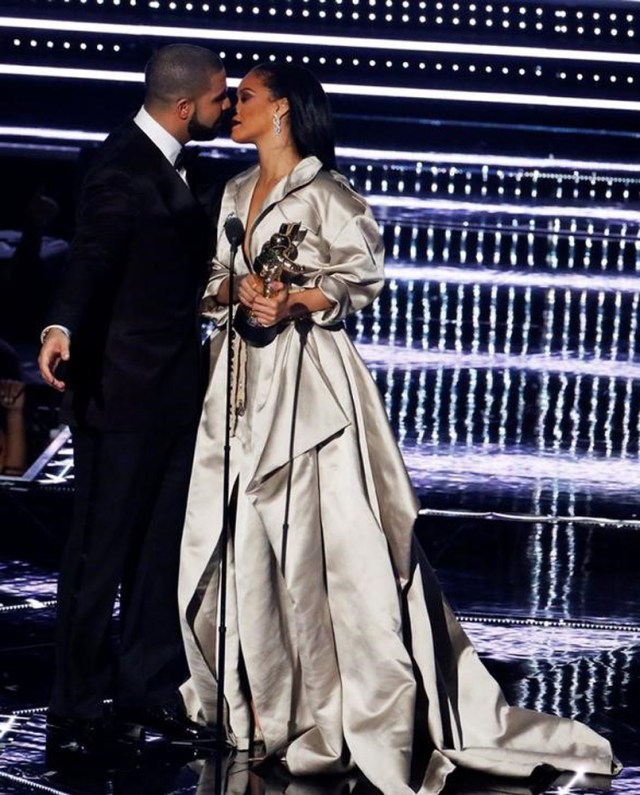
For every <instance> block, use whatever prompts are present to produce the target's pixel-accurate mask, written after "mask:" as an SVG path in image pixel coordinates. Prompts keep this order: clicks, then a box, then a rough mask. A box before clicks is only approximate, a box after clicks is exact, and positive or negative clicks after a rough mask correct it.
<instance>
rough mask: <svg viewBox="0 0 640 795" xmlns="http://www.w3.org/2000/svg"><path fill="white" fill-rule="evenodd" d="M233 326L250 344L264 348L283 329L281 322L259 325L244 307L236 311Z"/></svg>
mask: <svg viewBox="0 0 640 795" xmlns="http://www.w3.org/2000/svg"><path fill="white" fill-rule="evenodd" d="M233 327H234V329H235V330H236V331H237V333H238V334H239V335H240V336H241V337H242V339H243V340H244V341H245V342H246V343H247V344H248V345H253V346H254V347H255V348H264V347H265V346H266V345H269V343H271V342H273V341H274V339H275V338H276V337H277V336H278V334H279V333H280V331H281V330H282V324H281V323H280V324H278V325H275V326H260V325H258V323H256V322H255V320H254V319H253V318H252V317H251V315H249V314H248V313H247V312H245V310H244V309H242V308H241V309H238V311H237V312H236V315H235V317H234V319H233Z"/></svg>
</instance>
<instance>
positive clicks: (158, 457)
mask: <svg viewBox="0 0 640 795" xmlns="http://www.w3.org/2000/svg"><path fill="white" fill-rule="evenodd" d="M229 106H230V102H229V99H228V97H227V87H226V76H225V72H224V68H223V65H222V62H221V61H220V59H219V57H218V56H217V55H215V54H214V53H212V52H210V51H209V50H206V49H204V48H202V47H194V46H191V45H182V44H176V45H170V46H168V47H164V48H162V49H160V50H159V51H158V52H157V53H156V54H155V55H154V56H153V57H152V58H151V60H150V61H149V63H148V64H147V67H146V70H145V99H144V105H143V107H142V108H141V109H140V111H139V112H138V114H137V115H136V116H135V118H134V119H133V120H130V121H128V122H127V123H125V124H124V125H123V126H122V127H120V128H119V129H118V130H116V131H115V132H113V133H112V134H111V135H110V136H109V138H108V139H107V141H106V142H105V143H104V145H103V146H102V147H101V149H100V150H99V152H98V153H97V155H96V157H95V160H94V162H93V163H92V166H91V168H90V170H89V172H88V174H87V176H86V178H85V180H84V183H83V188H82V193H81V197H80V202H79V212H78V221H77V231H76V236H75V238H74V240H73V242H72V245H71V249H70V255H69V268H68V274H67V278H66V280H65V283H64V284H63V286H62V289H61V291H60V294H59V296H58V298H57V300H56V301H55V302H54V306H53V308H52V310H51V312H50V314H49V317H50V325H49V326H47V327H46V328H45V330H44V331H43V344H42V349H41V352H40V356H39V359H38V363H39V366H40V372H41V374H42V376H43V378H44V379H45V380H46V381H47V382H48V383H50V384H51V385H52V386H53V387H54V388H56V389H58V390H61V391H65V392H66V394H65V397H64V399H63V411H64V412H66V414H65V416H66V418H67V419H68V421H69V422H70V424H71V425H72V429H73V444H74V456H75V491H76V496H75V510H74V519H73V525H72V529H71V533H70V537H69V539H68V542H67V546H66V550H65V554H64V557H63V561H62V566H61V572H60V579H59V584H58V635H57V640H56V672H55V679H54V685H53V692H52V697H51V703H50V708H49V713H48V724H47V725H48V750H49V751H50V752H51V753H52V754H70V755H72V756H73V757H74V758H79V757H81V756H82V755H91V754H93V753H94V752H95V751H96V749H99V748H100V746H101V743H103V741H104V738H105V736H113V732H114V730H116V731H118V730H120V731H121V732H122V731H123V727H125V728H126V731H128V732H129V736H133V735H135V736H137V737H140V736H142V733H143V731H144V729H145V728H146V729H153V730H154V731H157V732H161V733H162V734H164V735H165V736H166V737H167V738H168V739H169V740H179V741H184V740H185V739H187V740H194V741H199V740H201V739H202V730H200V729H199V727H198V726H197V725H196V724H194V723H191V722H190V721H188V720H187V718H186V716H185V714H184V709H183V706H182V704H181V702H180V700H179V698H178V696H177V687H178V685H179V684H180V683H181V682H182V681H183V679H184V678H185V676H186V668H185V663H184V656H183V651H182V641H181V636H180V629H179V621H178V608H177V599H176V587H177V585H176V584H177V573H178V555H179V544H180V535H181V530H182V524H183V518H184V508H185V500H186V494H187V489H188V480H189V475H190V469H191V461H192V454H193V445H194V436H195V429H196V424H197V418H198V415H199V409H200V406H199V396H200V394H201V390H200V386H199V374H198V370H199V361H200V359H201V356H200V345H199V326H198V303H199V298H200V292H201V288H202V286H203V284H204V282H205V281H206V271H207V262H208V260H209V258H210V256H211V253H212V251H211V248H212V241H213V237H214V234H213V230H214V228H215V225H214V222H213V219H212V217H211V214H212V213H211V212H207V211H206V208H205V207H203V205H202V204H201V203H200V202H199V201H198V199H197V197H196V196H195V195H194V193H193V192H192V190H191V189H190V187H189V184H191V185H192V186H193V185H194V183H193V182H192V181H191V174H188V173H186V172H185V169H184V167H183V166H182V154H183V153H182V147H183V146H184V144H186V143H187V142H188V141H189V140H192V139H195V140H208V139H212V138H214V137H215V135H216V133H217V131H218V129H219V126H220V122H221V119H222V117H223V114H224V112H225V110H227V109H228V108H229ZM176 161H177V162H176ZM187 180H188V181H189V184H187ZM63 362H64V363H65V366H67V365H68V374H67V375H65V376H63V375H62V374H61V373H60V371H58V372H56V369H57V368H58V366H59V365H60V364H61V363H63ZM67 387H68V388H67ZM119 588H120V617H119V638H118V643H117V649H115V650H113V649H112V648H111V645H112V634H113V633H112V627H111V617H112V612H113V607H114V603H115V600H116V596H117V593H118V589H119ZM109 696H112V697H113V715H108V716H105V712H104V707H103V703H104V700H105V699H106V698H108V697H109Z"/></svg>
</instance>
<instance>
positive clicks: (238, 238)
mask: <svg viewBox="0 0 640 795" xmlns="http://www.w3.org/2000/svg"><path fill="white" fill-rule="evenodd" d="M224 233H225V235H226V236H227V240H228V241H229V244H230V245H231V253H232V254H235V253H236V251H237V250H238V246H239V245H240V244H241V243H242V241H243V239H244V226H243V225H242V221H241V220H240V219H239V218H238V216H237V215H233V214H231V215H228V216H227V220H226V221H225V222H224Z"/></svg>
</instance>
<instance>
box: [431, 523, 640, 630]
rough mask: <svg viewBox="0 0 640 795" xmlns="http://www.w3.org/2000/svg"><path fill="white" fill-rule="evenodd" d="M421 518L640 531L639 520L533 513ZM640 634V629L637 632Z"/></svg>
mask: <svg viewBox="0 0 640 795" xmlns="http://www.w3.org/2000/svg"><path fill="white" fill-rule="evenodd" d="M418 513H419V514H420V515H421V516H434V517H438V518H440V519H481V520H483V521H489V522H505V521H507V522H524V523H526V524H538V523H544V524H588V525H603V526H607V527H617V528H621V527H629V528H633V529H635V530H640V520H638V519H610V518H607V517H604V516H549V515H546V514H531V513H499V512H497V511H461V510H445V509H438V508H421V509H420V510H419V511H418ZM637 631H638V632H640V627H639V628H638V630H637Z"/></svg>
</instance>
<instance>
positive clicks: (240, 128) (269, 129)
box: [231, 72, 283, 144]
mask: <svg viewBox="0 0 640 795" xmlns="http://www.w3.org/2000/svg"><path fill="white" fill-rule="evenodd" d="M237 96H238V99H237V102H236V107H235V112H234V115H233V118H232V119H231V138H232V139H233V140H234V141H236V143H240V144H246V143H257V142H258V141H259V140H261V139H264V138H265V137H267V136H272V135H273V134H274V130H273V114H274V113H275V112H278V110H279V105H281V104H282V102H283V100H274V99H273V98H272V97H271V92H270V91H269V89H268V88H267V87H266V86H265V84H264V83H263V82H262V78H261V77H260V75H258V74H256V73H255V72H249V74H248V75H246V76H245V77H243V78H242V81H241V82H240V85H239V86H238V92H237ZM279 115H280V114H279Z"/></svg>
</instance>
